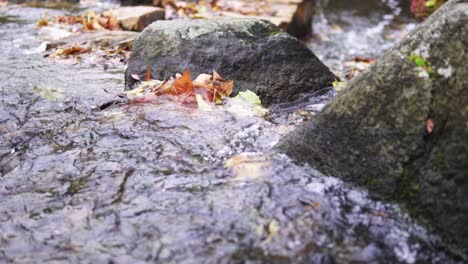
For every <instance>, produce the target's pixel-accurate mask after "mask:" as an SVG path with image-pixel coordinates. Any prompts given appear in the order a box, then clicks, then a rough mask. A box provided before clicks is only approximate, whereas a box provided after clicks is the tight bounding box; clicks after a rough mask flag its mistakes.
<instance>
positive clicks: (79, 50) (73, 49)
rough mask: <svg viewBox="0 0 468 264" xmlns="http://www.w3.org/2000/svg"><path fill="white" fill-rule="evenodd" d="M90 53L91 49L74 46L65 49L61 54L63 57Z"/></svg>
mask: <svg viewBox="0 0 468 264" xmlns="http://www.w3.org/2000/svg"><path fill="white" fill-rule="evenodd" d="M88 51H90V49H89V48H85V47H81V46H73V47H70V48H67V49H64V50H63V52H62V53H61V54H62V55H76V54H81V53H85V52H88Z"/></svg>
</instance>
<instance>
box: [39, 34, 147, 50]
mask: <svg viewBox="0 0 468 264" xmlns="http://www.w3.org/2000/svg"><path fill="white" fill-rule="evenodd" d="M137 35H138V33H136V32H130V31H110V30H98V31H89V32H84V33H81V34H78V35H73V36H70V37H66V38H63V39H60V40H58V41H54V42H51V43H49V44H48V45H47V49H52V48H56V47H59V46H64V45H75V44H76V45H79V44H83V43H88V44H90V45H91V46H99V47H114V46H119V47H131V46H132V43H133V40H134V39H135V37H136V36H137Z"/></svg>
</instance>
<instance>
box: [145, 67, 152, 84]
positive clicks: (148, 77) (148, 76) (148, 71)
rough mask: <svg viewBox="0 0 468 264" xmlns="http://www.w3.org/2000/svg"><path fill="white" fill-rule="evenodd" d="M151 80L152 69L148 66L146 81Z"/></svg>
mask: <svg viewBox="0 0 468 264" xmlns="http://www.w3.org/2000/svg"><path fill="white" fill-rule="evenodd" d="M149 80H151V67H150V66H149V65H148V66H146V75H145V81H149Z"/></svg>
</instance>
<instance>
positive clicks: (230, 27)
mask: <svg viewBox="0 0 468 264" xmlns="http://www.w3.org/2000/svg"><path fill="white" fill-rule="evenodd" d="M147 66H150V67H151V69H152V75H153V77H155V78H158V79H164V78H167V77H168V76H172V75H174V74H175V73H177V72H179V73H180V72H183V71H184V70H185V69H190V71H191V72H192V75H193V76H197V75H198V74H200V73H210V72H211V71H212V70H213V69H215V70H216V71H218V72H219V73H220V74H221V75H222V76H223V77H224V78H227V79H232V80H234V84H235V85H234V86H235V87H234V93H237V92H239V91H242V90H247V89H250V90H252V91H253V92H255V93H257V94H258V95H259V96H260V97H261V98H262V102H264V103H266V104H271V103H275V102H285V101H290V100H293V99H294V98H295V97H296V96H297V95H298V94H300V93H303V92H308V91H314V90H318V89H321V88H324V87H327V86H330V85H331V83H332V82H333V80H334V79H335V76H334V75H333V74H332V73H331V72H330V70H329V69H328V68H327V67H326V66H325V65H324V64H323V63H322V62H321V61H320V60H319V59H318V58H317V57H316V56H315V55H314V54H313V53H312V51H310V50H309V49H308V48H307V47H306V46H304V45H303V44H301V43H300V42H299V41H298V40H296V39H295V38H293V37H291V36H289V35H288V34H286V33H282V32H281V31H280V30H279V29H278V28H277V27H276V26H274V25H273V24H271V23H269V22H266V21H263V20H258V19H253V18H229V19H217V20H173V21H157V22H155V23H153V24H151V25H150V26H148V27H147V28H146V29H145V30H144V31H143V32H142V33H141V35H140V36H139V37H138V38H137V39H136V40H135V43H134V46H133V49H132V55H131V57H130V59H129V63H128V68H127V71H126V74H125V84H126V89H131V88H132V87H133V85H134V84H135V82H136V81H135V80H134V79H133V78H132V77H131V75H132V74H139V75H140V77H141V78H143V77H144V76H145V72H146V69H147Z"/></svg>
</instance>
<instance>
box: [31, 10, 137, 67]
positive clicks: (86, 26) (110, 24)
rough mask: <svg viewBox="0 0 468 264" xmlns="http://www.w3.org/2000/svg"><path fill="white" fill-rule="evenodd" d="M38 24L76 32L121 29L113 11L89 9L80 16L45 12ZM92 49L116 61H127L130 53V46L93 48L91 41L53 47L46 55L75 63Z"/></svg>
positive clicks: (103, 58)
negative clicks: (99, 11)
mask: <svg viewBox="0 0 468 264" xmlns="http://www.w3.org/2000/svg"><path fill="white" fill-rule="evenodd" d="M37 26H38V27H39V28H42V27H48V26H56V27H59V28H63V27H66V28H67V30H68V31H71V32H73V33H74V34H80V33H83V32H87V31H95V30H121V28H120V26H119V22H118V19H117V17H116V16H115V15H114V14H113V13H112V11H107V12H104V13H102V14H96V13H95V12H93V11H89V12H86V13H83V14H82V15H80V16H74V15H60V16H55V17H53V18H49V17H48V15H47V13H45V15H44V17H43V18H41V19H40V20H39V21H38V22H37ZM92 51H94V53H95V54H94V55H96V56H97V57H99V58H100V59H101V60H112V61H115V62H116V63H120V62H126V61H127V59H128V58H129V54H130V50H129V47H101V48H94V49H93V48H92V47H91V44H90V43H80V44H72V45H65V46H62V47H57V48H53V49H52V50H51V51H50V52H49V53H48V54H47V55H46V57H49V58H51V59H55V60H58V61H60V62H66V63H72V64H75V63H80V62H81V60H82V56H81V55H82V54H86V53H87V54H89V53H91V52H92Z"/></svg>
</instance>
